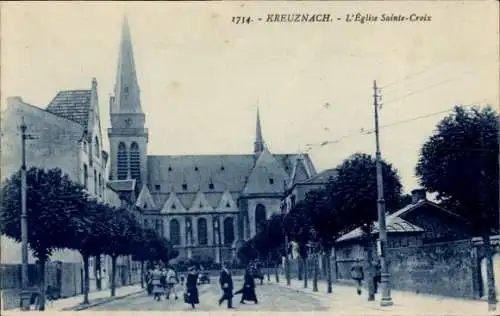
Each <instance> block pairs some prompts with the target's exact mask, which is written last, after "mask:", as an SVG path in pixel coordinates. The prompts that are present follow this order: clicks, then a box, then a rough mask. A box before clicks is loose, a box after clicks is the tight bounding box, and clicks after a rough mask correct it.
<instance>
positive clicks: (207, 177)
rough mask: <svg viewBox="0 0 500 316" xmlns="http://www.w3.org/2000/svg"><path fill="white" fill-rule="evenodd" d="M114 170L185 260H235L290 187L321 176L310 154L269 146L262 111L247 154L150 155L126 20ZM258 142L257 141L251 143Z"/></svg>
mask: <svg viewBox="0 0 500 316" xmlns="http://www.w3.org/2000/svg"><path fill="white" fill-rule="evenodd" d="M110 118H111V128H109V129H108V138H109V143H110V150H109V153H110V157H109V161H110V174H109V182H108V185H109V186H110V187H112V188H113V190H115V191H121V190H123V191H126V192H129V191H130V190H132V191H135V192H136V195H137V199H136V201H135V202H136V206H137V207H138V208H139V209H140V210H141V212H142V214H143V218H144V223H145V225H146V226H147V227H150V228H152V229H155V230H156V231H157V232H158V233H159V234H161V235H163V236H165V237H166V238H168V239H169V240H170V241H171V242H172V243H173V244H174V246H175V247H177V248H178V250H179V253H180V255H179V257H178V258H177V260H186V259H195V260H204V261H205V260H214V261H215V262H221V261H223V260H232V259H234V258H235V255H236V250H237V249H238V247H239V246H240V245H241V244H242V242H243V241H245V240H248V239H250V238H252V237H253V236H254V235H255V234H256V232H257V231H258V230H259V228H260V227H261V225H262V224H263V223H264V222H265V221H266V219H268V218H269V217H270V216H271V215H272V214H275V213H280V212H281V201H282V199H283V198H284V193H285V190H286V188H288V187H290V186H291V185H292V184H293V183H294V182H296V181H306V180H307V179H309V178H312V177H314V176H315V175H316V171H315V168H314V165H313V163H312V161H311V159H310V157H309V156H308V155H307V154H300V153H285V154H274V153H271V151H270V150H269V148H267V147H266V144H265V141H264V137H263V133H262V128H261V119H260V116H259V113H258V110H257V113H256V130H255V142H254V144H253V152H252V151H250V150H249V153H248V154H243V155H210V154H207V155H189V154H186V155H176V156H168V155H166V156H156V155H148V150H147V146H148V141H149V134H148V129H147V128H146V114H145V113H144V112H143V110H142V107H141V97H140V88H139V83H138V80H137V75H136V70H135V62H134V54H133V45H132V37H131V31H130V27H129V24H128V21H127V19H126V18H125V19H124V20H123V25H122V35H121V42H120V51H119V56H118V66H117V73H116V82H115V88H114V94H113V95H112V96H111V97H110ZM249 147H250V146H249Z"/></svg>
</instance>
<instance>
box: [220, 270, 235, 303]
mask: <svg viewBox="0 0 500 316" xmlns="http://www.w3.org/2000/svg"><path fill="white" fill-rule="evenodd" d="M219 283H220V286H221V288H222V293H223V294H222V297H221V298H220V299H219V305H221V304H222V302H224V301H225V300H227V308H233V277H232V276H231V272H230V271H229V269H228V268H227V264H226V263H224V264H222V271H221V272H220V277H219Z"/></svg>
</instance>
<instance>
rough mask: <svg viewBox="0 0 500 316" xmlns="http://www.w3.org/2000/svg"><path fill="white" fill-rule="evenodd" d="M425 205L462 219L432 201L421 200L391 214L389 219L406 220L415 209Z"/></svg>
mask: <svg viewBox="0 0 500 316" xmlns="http://www.w3.org/2000/svg"><path fill="white" fill-rule="evenodd" d="M423 205H429V206H432V207H434V208H436V209H438V210H439V211H441V212H443V213H446V214H447V215H450V216H452V217H455V218H457V219H458V218H461V217H460V215H458V214H455V213H453V212H450V211H448V210H447V209H444V208H442V207H441V206H439V205H438V204H436V203H434V202H432V201H429V200H427V199H423V200H419V201H417V202H416V203H410V204H408V205H406V206H405V207H403V208H402V209H400V210H397V211H396V212H394V213H392V214H390V215H389V216H388V217H401V218H404V217H405V216H406V215H408V214H409V213H411V212H412V211H414V210H415V209H417V208H419V207H421V206H423Z"/></svg>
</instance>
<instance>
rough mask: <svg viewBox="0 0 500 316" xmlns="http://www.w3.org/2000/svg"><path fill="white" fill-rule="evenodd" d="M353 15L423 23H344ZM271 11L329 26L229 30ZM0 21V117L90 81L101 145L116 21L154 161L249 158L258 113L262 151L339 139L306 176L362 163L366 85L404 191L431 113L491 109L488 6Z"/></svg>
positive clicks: (48, 8) (48, 11)
mask: <svg viewBox="0 0 500 316" xmlns="http://www.w3.org/2000/svg"><path fill="white" fill-rule="evenodd" d="M358 12H359V13H360V14H363V15H366V14H371V15H379V14H381V13H384V12H385V13H389V14H391V13H394V14H411V13H416V14H419V15H425V14H427V15H428V16H431V21H430V22H420V23H419V22H412V23H410V22H402V23H401V22H400V23H397V22H378V23H368V22H367V23H364V24H361V23H347V22H345V21H342V19H343V18H344V17H345V16H346V14H356V13H358ZM271 13H328V14H331V15H332V17H334V18H335V19H334V20H335V21H334V22H332V23H316V24H314V23H311V24H307V23H300V24H292V23H265V22H255V23H252V24H245V25H236V24H233V23H232V22H231V18H232V16H251V17H254V18H257V17H262V18H263V19H264V20H265V19H266V16H267V14H271ZM1 14H2V15H1V36H2V45H1V67H2V72H1V92H2V93H1V97H2V100H1V104H2V108H4V107H5V103H6V102H5V101H6V98H7V97H8V96H21V97H22V98H23V100H24V101H26V102H28V103H30V104H33V105H36V106H40V107H45V106H46V105H47V104H48V103H49V102H50V101H51V99H52V98H53V97H54V96H55V95H56V93H57V92H58V91H60V90H70V89H90V87H91V80H92V78H93V77H95V78H96V79H97V81H98V83H99V86H98V89H99V103H100V108H101V111H100V114H101V119H102V122H103V126H102V128H103V134H104V135H103V136H105V138H106V129H107V128H108V127H109V96H110V94H112V92H113V87H114V79H115V73H116V65H117V57H118V49H119V41H120V31H121V22H122V18H123V16H124V15H125V14H126V15H127V16H128V19H129V24H130V28H131V34H132V41H133V45H134V55H135V61H136V69H137V75H138V80H139V86H140V89H141V100H142V107H143V110H144V112H145V113H146V125H147V128H149V144H148V153H149V154H154V155H162V154H168V155H175V154H221V153H251V152H252V150H253V141H254V137H255V119H256V109H257V107H259V109H260V116H261V123H262V129H263V135H264V139H265V141H266V143H267V145H268V147H269V149H270V151H271V152H274V153H285V152H286V153H289V152H297V151H305V150H306V149H307V146H306V144H309V143H313V144H319V143H321V142H324V141H333V140H339V141H338V142H335V143H332V144H329V145H326V146H323V147H321V146H314V147H313V148H312V149H311V150H310V151H309V154H310V156H311V158H312V160H313V162H314V164H315V166H316V168H317V169H318V171H321V170H324V169H327V168H332V167H335V166H337V165H338V164H339V163H341V162H342V161H343V160H344V159H346V158H348V157H349V156H350V155H351V154H353V153H356V152H365V153H369V154H374V153H375V138H374V135H373V134H369V135H366V134H362V133H361V132H360V131H361V129H364V130H371V129H373V126H374V122H373V121H374V120H373V90H372V86H373V81H374V80H376V81H377V85H378V86H379V87H382V88H381V91H380V94H381V95H382V101H381V102H382V108H381V110H380V125H381V126H383V128H381V130H380V139H381V151H382V157H383V159H385V160H386V161H388V162H390V163H391V164H393V166H394V167H395V168H396V169H397V170H398V173H399V175H400V176H401V180H402V183H403V186H404V190H405V191H406V192H409V191H411V190H412V189H414V188H416V187H417V186H418V179H417V178H416V177H415V174H414V173H415V172H414V170H415V165H416V164H417V161H418V157H419V150H420V148H421V146H422V144H423V143H424V142H425V141H426V140H427V139H428V137H429V136H431V135H432V133H433V132H434V130H435V126H436V124H437V123H438V122H439V121H440V120H441V119H442V118H443V117H444V116H445V115H447V114H448V113H449V112H448V113H441V114H434V113H437V112H442V111H446V110H448V109H451V108H452V107H453V106H454V105H458V104H465V105H470V104H478V105H480V106H484V105H485V104H491V105H492V106H493V107H494V108H498V104H499V103H498V100H499V90H498V84H499V72H498V69H499V57H498V56H499V50H498V47H499V42H498V41H499V33H498V15H499V12H498V5H497V3H495V2H494V1H474V2H465V3H464V2H453V1H446V2H436V1H432V2H425V1H422V2H410V1H404V2H360V1H355V2H305V3H301V2H288V3H286V2H244V3H243V2H233V1H228V2H209V3H202V2H173V3H166V2H161V3H160V2H149V3H135V2H130V3H119V2H90V3H83V2H71V3H70V2H32V3H29V2H28V3H22V2H4V3H2V12H1ZM337 17H338V18H341V21H337V20H336V18H337ZM433 114H434V115H433ZM421 116H426V117H425V118H422V119H417V120H413V119H414V118H417V117H421ZM399 122H405V123H401V124H395V123H399ZM386 125H389V126H386ZM385 126H386V127H385ZM346 135H350V136H349V137H345V138H343V137H344V136H346ZM105 145H107V140H106V141H105Z"/></svg>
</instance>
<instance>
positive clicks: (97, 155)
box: [94, 136, 100, 157]
mask: <svg viewBox="0 0 500 316" xmlns="http://www.w3.org/2000/svg"><path fill="white" fill-rule="evenodd" d="M94 148H95V156H96V157H99V154H100V152H99V151H100V147H99V138H97V136H96V137H95V141H94Z"/></svg>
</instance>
